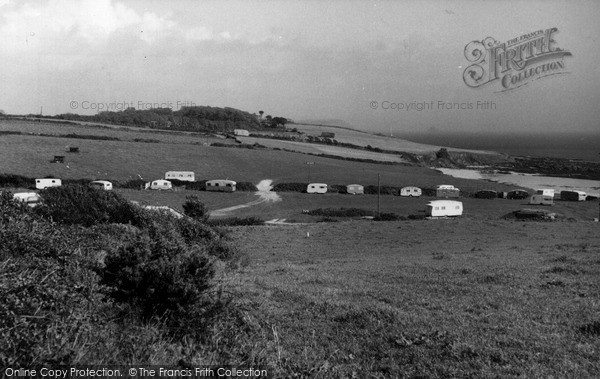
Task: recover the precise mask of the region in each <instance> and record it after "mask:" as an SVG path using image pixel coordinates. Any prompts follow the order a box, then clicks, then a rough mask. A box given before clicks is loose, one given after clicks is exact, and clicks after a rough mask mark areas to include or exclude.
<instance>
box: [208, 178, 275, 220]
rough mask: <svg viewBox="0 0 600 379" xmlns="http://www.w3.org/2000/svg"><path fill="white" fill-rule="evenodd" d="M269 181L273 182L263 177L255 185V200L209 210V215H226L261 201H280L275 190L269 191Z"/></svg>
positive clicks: (270, 186)
mask: <svg viewBox="0 0 600 379" xmlns="http://www.w3.org/2000/svg"><path fill="white" fill-rule="evenodd" d="M271 183H273V180H271V179H264V180H261V181H260V183H258V184H257V185H256V188H258V191H256V192H255V194H256V195H257V196H258V197H259V198H258V199H257V200H254V201H250V202H248V203H244V204H240V205H234V206H232V207H227V208H221V209H217V210H214V211H212V212H210V216H211V217H220V216H227V214H229V213H231V212H233V211H236V210H238V209H242V208H248V207H252V206H254V205H258V204H262V203H274V202H277V201H281V197H280V196H279V195H278V194H277V192H271V188H273V186H272V185H271Z"/></svg>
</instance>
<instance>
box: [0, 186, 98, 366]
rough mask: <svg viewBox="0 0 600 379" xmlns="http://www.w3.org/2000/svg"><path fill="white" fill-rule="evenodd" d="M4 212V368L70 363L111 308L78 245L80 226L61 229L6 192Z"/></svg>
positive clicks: (0, 296)
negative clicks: (105, 308) (105, 309)
mask: <svg viewBox="0 0 600 379" xmlns="http://www.w3.org/2000/svg"><path fill="white" fill-rule="evenodd" d="M9 200H10V201H9ZM0 214H2V215H3V217H2V218H1V219H0V267H1V268H2V272H3V273H4V274H3V275H0V344H2V352H1V353H0V365H2V366H4V367H7V366H18V367H27V366H32V365H33V364H37V365H39V364H70V363H71V362H73V361H75V360H76V359H77V357H78V356H79V354H80V353H81V350H82V349H83V348H84V346H85V345H86V343H88V342H89V341H88V340H89V339H90V336H91V335H92V334H94V333H96V332H97V330H99V329H100V326H99V325H98V324H99V322H98V320H100V319H102V317H101V307H102V306H103V304H106V302H105V298H104V296H103V295H102V294H101V287H100V286H99V284H98V283H99V278H98V277H97V276H96V275H95V274H94V272H93V271H92V270H90V269H89V267H88V266H87V264H86V261H87V257H86V256H85V253H84V252H82V251H81V250H80V248H79V244H78V243H77V236H79V232H80V228H78V227H77V228H66V229H65V228H61V227H57V225H56V224H51V223H49V222H47V221H45V220H44V219H42V218H40V217H39V216H37V215H35V214H34V213H32V212H30V211H28V209H27V207H25V208H23V207H21V206H20V205H19V204H16V203H15V202H12V200H11V199H9V198H8V197H7V196H6V194H3V195H2V197H1V198H0ZM92 325H95V326H92Z"/></svg>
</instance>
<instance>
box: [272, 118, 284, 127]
mask: <svg viewBox="0 0 600 379" xmlns="http://www.w3.org/2000/svg"><path fill="white" fill-rule="evenodd" d="M287 122H288V120H287V119H286V118H285V117H273V119H272V120H271V126H272V127H273V128H277V127H285V124H287Z"/></svg>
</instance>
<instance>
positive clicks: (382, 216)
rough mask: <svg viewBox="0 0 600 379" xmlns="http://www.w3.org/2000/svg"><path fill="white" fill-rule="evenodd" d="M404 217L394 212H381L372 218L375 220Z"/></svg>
mask: <svg viewBox="0 0 600 379" xmlns="http://www.w3.org/2000/svg"><path fill="white" fill-rule="evenodd" d="M405 219H406V218H405V217H403V216H398V215H397V214H395V213H381V214H379V216H376V217H375V218H374V219H373V220H375V221H398V220H405Z"/></svg>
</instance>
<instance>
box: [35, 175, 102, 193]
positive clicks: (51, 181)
mask: <svg viewBox="0 0 600 379" xmlns="http://www.w3.org/2000/svg"><path fill="white" fill-rule="evenodd" d="M60 186H62V180H61V179H58V178H43V179H36V180H35V188H36V189H40V190H43V189H46V188H51V187H60ZM90 187H93V188H97V189H102V190H106V191H110V190H112V189H113V185H112V183H111V182H109V181H108V180H94V181H92V182H90Z"/></svg>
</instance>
